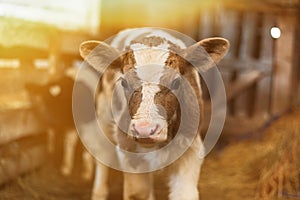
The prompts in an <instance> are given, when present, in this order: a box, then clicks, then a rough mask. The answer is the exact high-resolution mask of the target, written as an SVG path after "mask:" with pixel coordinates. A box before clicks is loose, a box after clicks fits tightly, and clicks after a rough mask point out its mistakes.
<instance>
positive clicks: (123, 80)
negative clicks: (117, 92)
mask: <svg viewBox="0 0 300 200" xmlns="http://www.w3.org/2000/svg"><path fill="white" fill-rule="evenodd" d="M121 85H122V87H123V88H124V89H128V87H129V86H128V83H127V81H126V80H125V79H123V78H122V79H121Z"/></svg>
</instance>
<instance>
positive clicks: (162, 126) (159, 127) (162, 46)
mask: <svg viewBox="0 0 300 200" xmlns="http://www.w3.org/2000/svg"><path fill="white" fill-rule="evenodd" d="M228 48H229V43H228V41H227V40H225V39H223V38H209V39H204V40H201V41H200V42H197V43H195V44H194V45H192V46H189V47H187V46H186V45H185V43H184V42H182V41H181V40H179V39H177V38H175V37H174V36H172V35H171V34H170V33H168V32H165V31H162V30H157V29H151V28H147V29H129V30H125V31H123V32H120V33H119V34H118V35H117V36H116V37H115V38H114V39H113V40H112V42H111V44H110V45H109V44H106V43H104V42H98V41H86V42H83V43H82V44H81V46H80V54H81V56H82V57H83V58H85V60H86V61H87V62H88V63H89V64H90V65H91V66H92V67H94V68H95V69H96V70H97V71H98V72H99V73H101V74H102V78H101V82H100V87H99V88H100V91H99V95H98V97H97V102H96V103H97V112H98V115H99V116H98V117H99V121H102V122H103V123H104V124H105V123H106V125H104V127H103V129H104V131H105V134H106V135H107V136H108V138H110V139H111V140H112V142H113V143H114V144H115V145H116V148H122V149H124V150H126V151H131V152H148V151H149V149H150V150H154V149H159V148H161V147H163V146H165V145H166V144H167V143H168V142H170V141H171V140H172V139H173V138H174V137H175V135H176V133H177V130H178V128H179V126H180V119H181V117H189V116H188V112H189V111H188V109H189V105H188V104H189V100H186V101H184V102H185V103H186V104H187V105H186V106H187V107H186V108H187V111H186V112H185V111H183V112H182V111H181V110H180V106H181V105H179V102H178V99H177V97H178V96H179V97H183V98H186V99H189V95H190V94H188V93H187V92H186V91H185V88H184V86H183V85H184V84H183V81H182V77H183V78H184V79H185V80H187V81H188V83H189V85H190V86H191V88H192V90H193V91H194V93H195V96H196V98H197V99H196V101H197V105H198V108H199V110H198V111H197V112H198V113H201V112H202V97H201V85H200V80H199V75H198V72H197V70H202V71H205V70H207V69H209V68H210V67H211V66H213V64H214V63H217V62H218V61H219V60H220V59H221V58H222V57H223V56H224V55H225V54H226V52H227V50H228ZM123 50H126V52H125V53H124V54H122V55H121V56H119V57H117V56H118V55H119V52H120V51H123ZM203 50H205V51H206V52H207V53H206V52H205V51H203ZM110 57H117V59H116V60H115V61H114V62H113V63H112V64H110V67H109V68H108V69H106V70H104V68H105V66H106V65H107V64H108V63H107V62H108V58H110ZM187 60H188V61H189V62H188V61H187ZM191 63H193V65H194V67H193V66H192V65H191ZM174 72H175V73H174ZM115 88H117V89H115ZM114 89H115V90H116V91H117V96H118V97H119V98H118V99H119V102H118V105H117V106H118V108H119V112H118V113H117V116H119V118H118V119H117V120H118V121H119V122H120V123H121V124H122V123H124V119H125V118H123V115H125V114H124V112H125V111H124V110H126V109H124V107H126V105H127V106H128V112H129V116H130V120H129V121H128V122H125V124H126V128H125V129H123V130H120V128H118V127H117V125H116V124H115V123H114V122H113V120H112V117H113V116H111V114H110V113H111V111H110V109H111V107H110V106H109V105H111V101H112V96H113V90H114ZM175 94H176V95H175ZM176 96H177V97H176ZM114 105H115V104H114V103H113V106H114ZM190 109H193V108H190ZM117 110H118V109H117ZM122 120H123V121H122ZM191 120H193V118H192V117H191ZM200 121H201V120H199V126H198V128H197V129H196V130H195V132H196V133H191V134H195V135H196V136H195V138H194V140H193V142H192V144H191V146H190V147H189V148H188V149H187V151H186V152H185V153H184V154H183V155H182V156H181V157H180V158H179V159H178V160H176V161H175V162H173V163H172V164H171V165H169V166H168V167H166V168H164V169H162V170H160V171H163V173H164V174H165V175H166V176H168V177H169V181H168V186H169V189H170V193H169V199H171V200H184V199H186V200H197V199H199V194H198V181H199V174H200V168H201V164H202V161H203V160H202V159H200V156H199V154H200V152H201V151H204V147H203V143H202V140H201V137H200V123H201V122H200ZM125 130H126V131H125ZM187 132H188V131H187ZM187 134H188V133H187ZM183 143H184V142H183ZM171 153H172V152H169V153H166V154H163V155H162V154H151V155H150V154H149V155H145V156H144V158H143V159H144V163H146V164H148V165H149V166H151V165H154V166H156V165H159V163H160V162H163V161H164V160H165V159H167V158H168V157H169V156H170V154H171ZM118 156H119V162H120V163H121V165H122V166H123V167H132V168H136V167H138V166H135V165H138V164H136V163H132V162H130V160H128V159H127V158H126V155H124V154H122V153H119V154H118ZM107 171H108V169H107V167H106V166H104V165H102V164H100V163H98V165H97V169H96V177H95V183H94V188H93V195H92V198H93V199H94V200H96V199H101V200H102V199H106V198H107V194H108V188H107V185H106V181H107V180H106V179H107V176H108V175H107V173H108V172H107ZM153 173H155V172H151V173H139V174H134V173H125V172H124V193H123V197H124V199H126V200H129V199H145V200H146V199H147V200H153V199H154V198H155V197H154V191H153V187H152V184H153V177H152V176H153ZM160 173H161V172H160Z"/></svg>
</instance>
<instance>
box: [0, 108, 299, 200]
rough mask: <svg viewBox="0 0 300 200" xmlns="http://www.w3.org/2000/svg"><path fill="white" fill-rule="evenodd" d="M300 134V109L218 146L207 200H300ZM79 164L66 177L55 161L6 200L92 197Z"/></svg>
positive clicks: (209, 163) (161, 195) (3, 191)
mask: <svg viewBox="0 0 300 200" xmlns="http://www.w3.org/2000/svg"><path fill="white" fill-rule="evenodd" d="M299 136H300V108H295V109H293V110H292V111H290V112H289V113H287V114H285V115H284V116H283V117H280V118H279V119H276V120H274V121H273V122H272V124H271V125H270V126H267V127H265V128H263V129H261V130H259V131H256V132H253V133H248V134H247V135H245V137H239V138H244V139H236V138H231V140H229V141H231V142H229V143H227V144H226V146H224V145H219V146H216V147H215V149H214V150H213V151H212V152H211V153H210V154H209V155H208V156H207V157H206V160H205V162H204V165H203V168H202V173H201V180H200V186H199V187H200V195H201V199H205V200H219V199H220V200H240V199H243V200H247V199H300V187H299V179H300V165H299V164H300V161H299V160H300V159H299V158H300V157H299V156H297V155H299V153H298V152H299V151H300V142H299V141H300V139H299V138H300V137H299ZM222 137H226V135H223V136H222ZM226 141H228V138H227V139H226ZM220 143H222V140H221V141H220ZM221 147H222V148H221ZM297 150H299V151H297ZM293 155H296V156H293ZM298 157H299V158H298ZM76 163H77V164H76V165H77V166H76V167H75V169H74V173H73V174H72V175H71V176H69V177H63V176H61V175H60V173H59V171H58V168H59V167H58V163H57V162H52V163H51V162H49V163H48V164H47V165H45V166H44V167H42V168H40V169H38V170H36V171H34V172H31V173H29V174H26V175H24V176H22V177H20V178H18V179H17V180H14V181H12V182H10V183H9V184H6V185H4V186H1V187H0V199H1V200H4V199H9V200H10V199H13V200H14V199H24V200H27V199H28V200H31V199H42V200H54V199H59V200H60V199H62V200H71V199H72V200H85V199H90V192H91V188H92V181H83V180H82V179H81V177H80V173H79V172H80V166H78V163H80V161H78V159H77V162H76ZM112 177H113V178H111V179H110V188H111V192H110V199H111V200H117V199H121V193H122V189H121V186H122V179H121V174H120V173H119V172H116V171H113V172H112ZM155 188H156V194H157V197H158V198H157V199H166V191H167V189H166V188H165V187H160V183H158V185H156V187H155Z"/></svg>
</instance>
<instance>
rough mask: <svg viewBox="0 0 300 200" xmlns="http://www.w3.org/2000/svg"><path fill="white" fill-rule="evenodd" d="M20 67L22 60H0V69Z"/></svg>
mask: <svg viewBox="0 0 300 200" xmlns="http://www.w3.org/2000/svg"><path fill="white" fill-rule="evenodd" d="M20 65H21V64H20V60H18V59H0V68H13V69H17V68H19V67H20Z"/></svg>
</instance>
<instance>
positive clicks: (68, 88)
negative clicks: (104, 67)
mask: <svg viewBox="0 0 300 200" xmlns="http://www.w3.org/2000/svg"><path fill="white" fill-rule="evenodd" d="M73 84H74V78H73V77H68V76H66V75H64V76H62V78H60V79H59V80H57V81H54V82H51V83H48V84H46V85H42V86H41V85H37V84H27V85H26V89H27V91H28V92H29V94H30V97H31V100H32V103H33V107H34V109H35V110H36V112H35V113H36V115H37V116H38V118H39V119H40V120H41V122H42V123H43V125H44V126H45V127H46V129H47V134H48V150H49V152H50V153H53V152H54V148H55V142H54V141H55V134H56V133H63V134H58V135H59V136H57V137H62V136H63V135H65V137H64V140H63V141H64V144H63V156H62V165H61V169H60V170H61V173H62V174H63V175H69V174H71V172H72V169H73V166H74V156H75V149H76V144H77V142H78V136H77V133H76V129H75V126H74V122H73V116H72V89H73ZM82 158H83V160H84V161H85V162H84V166H83V167H84V170H83V173H82V176H83V178H84V179H87V180H88V179H90V178H91V177H92V174H93V165H94V164H93V159H92V158H91V156H90V155H89V153H88V152H86V151H84V152H83V154H82Z"/></svg>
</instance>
